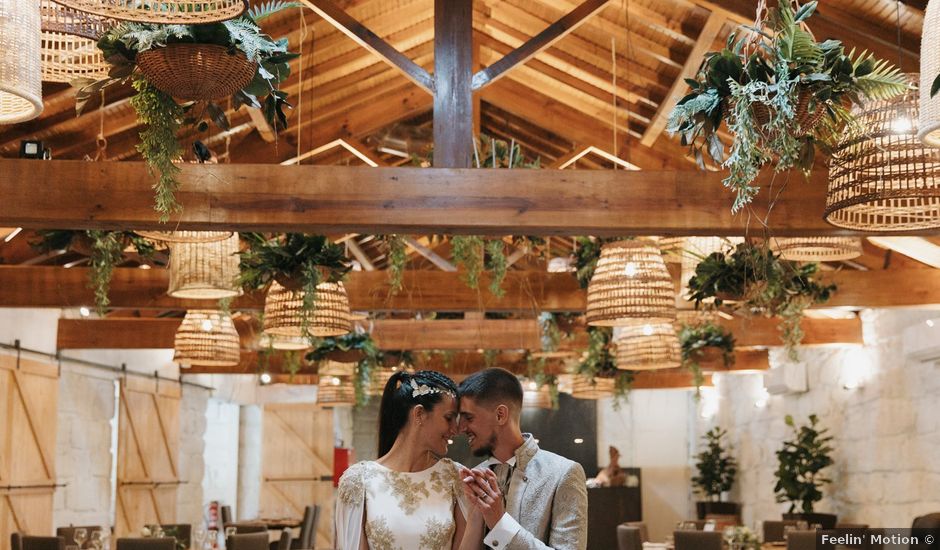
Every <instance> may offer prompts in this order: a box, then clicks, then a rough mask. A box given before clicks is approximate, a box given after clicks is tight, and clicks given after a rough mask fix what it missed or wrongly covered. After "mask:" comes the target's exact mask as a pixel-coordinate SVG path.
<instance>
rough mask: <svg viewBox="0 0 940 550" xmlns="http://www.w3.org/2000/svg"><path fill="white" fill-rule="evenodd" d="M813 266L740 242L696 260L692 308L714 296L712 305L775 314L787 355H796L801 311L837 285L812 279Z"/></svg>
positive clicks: (800, 336)
mask: <svg viewBox="0 0 940 550" xmlns="http://www.w3.org/2000/svg"><path fill="white" fill-rule="evenodd" d="M818 269H819V265H818V264H815V263H806V264H802V265H801V264H799V263H797V262H790V261H786V260H781V259H780V257H779V256H778V255H776V254H774V253H773V252H772V251H771V250H770V249H769V248H767V247H766V246H765V247H759V246H756V245H754V244H751V243H742V244H739V245H738V246H737V247H735V248H733V249H728V250H725V251H721V252H715V253H713V254H710V255H709V256H707V257H705V258H703V259H702V261H701V262H699V264H698V265H697V266H695V275H693V276H692V278H691V279H689V292H690V294H689V296H688V300H689V301H693V302H695V307H696V308H699V307H701V305H702V304H703V303H704V302H705V301H706V300H708V299H709V298H714V300H715V301H714V304H713V307H722V306H723V305H726V306H729V307H731V308H733V309H735V310H737V311H739V312H742V313H745V314H760V315H764V316H766V317H774V316H779V317H780V318H781V320H782V323H781V331H782V337H783V343H784V345H785V346H786V348H787V353H788V354H789V356H790V358H791V359H796V346H798V345H799V343H800V342H801V341H802V340H803V331H802V329H801V328H800V321H801V320H802V318H803V311H804V310H805V309H806V308H808V307H810V306H812V305H818V304H822V303H825V302H826V301H827V300H829V297H830V295H831V294H832V293H833V292H834V291H835V290H836V285H834V284H830V285H824V284H822V283H820V282H818V281H817V280H816V273H817V271H818ZM729 300H730V301H729Z"/></svg>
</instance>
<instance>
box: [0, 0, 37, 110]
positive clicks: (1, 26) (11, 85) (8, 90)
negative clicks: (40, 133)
mask: <svg viewBox="0 0 940 550" xmlns="http://www.w3.org/2000/svg"><path fill="white" fill-rule="evenodd" d="M41 19H42V18H41V15H40V9H39V3H38V2H37V1H36V0H3V1H2V2H0V124H15V123H17V122H23V121H26V120H31V119H34V118H36V117H38V116H39V115H40V113H42V54H41V51H42V28H41Z"/></svg>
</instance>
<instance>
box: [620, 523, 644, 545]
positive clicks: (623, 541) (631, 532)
mask: <svg viewBox="0 0 940 550" xmlns="http://www.w3.org/2000/svg"><path fill="white" fill-rule="evenodd" d="M617 550H643V540H642V538H641V536H640V529H639V528H637V527H633V526H631V525H627V524H625V523H621V524H620V525H618V526H617Z"/></svg>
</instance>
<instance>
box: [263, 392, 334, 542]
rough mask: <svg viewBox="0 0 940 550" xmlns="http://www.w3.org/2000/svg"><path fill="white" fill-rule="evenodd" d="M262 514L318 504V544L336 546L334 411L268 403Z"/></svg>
mask: <svg viewBox="0 0 940 550" xmlns="http://www.w3.org/2000/svg"><path fill="white" fill-rule="evenodd" d="M263 449H264V451H263V454H262V462H261V476H262V479H261V515H262V516H263V517H282V516H284V515H287V516H289V517H295V518H300V517H302V516H303V512H304V507H305V506H309V505H312V504H319V505H320V520H319V523H318V525H317V548H332V544H333V543H332V539H333V481H332V479H333V478H332V476H333V411H332V410H330V409H323V408H320V407H318V406H316V405H313V404H277V405H265V406H264V437H263Z"/></svg>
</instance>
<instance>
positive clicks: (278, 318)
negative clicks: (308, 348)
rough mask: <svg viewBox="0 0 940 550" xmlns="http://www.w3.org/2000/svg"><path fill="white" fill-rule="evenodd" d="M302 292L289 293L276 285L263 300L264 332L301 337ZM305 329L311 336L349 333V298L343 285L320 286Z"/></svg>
mask: <svg viewBox="0 0 940 550" xmlns="http://www.w3.org/2000/svg"><path fill="white" fill-rule="evenodd" d="M303 302H304V295H303V291H292V290H288V289H286V288H284V287H283V286H281V285H280V284H278V283H277V282H275V283H274V284H272V285H271V288H270V289H269V290H268V295H267V297H266V298H265V300H264V332H265V334H271V335H276V336H289V337H294V338H301V337H303V328H302V325H303ZM308 317H309V318H308V328H307V330H308V331H309V332H310V334H312V335H313V336H317V337H320V338H322V337H326V336H341V335H343V334H346V333H348V332H349V331H350V330H352V323H351V322H350V321H349V298H348V296H347V295H346V287H344V286H343V283H341V282H340V283H320V284H318V285H317V295H316V299H315V302H314V305H313V311H311V312H310V313H309V316H308Z"/></svg>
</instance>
